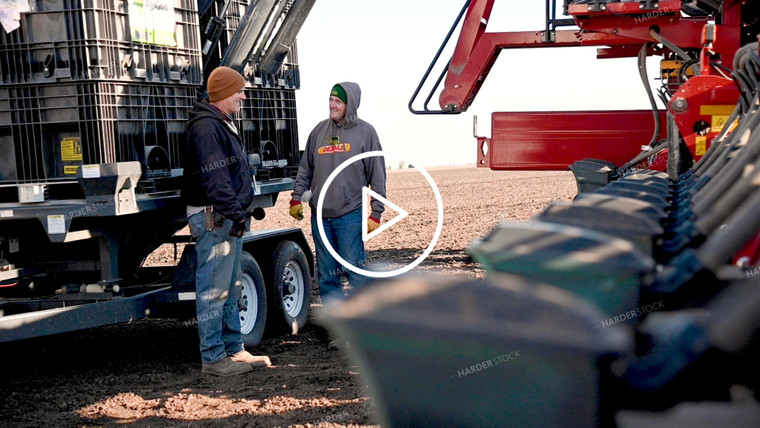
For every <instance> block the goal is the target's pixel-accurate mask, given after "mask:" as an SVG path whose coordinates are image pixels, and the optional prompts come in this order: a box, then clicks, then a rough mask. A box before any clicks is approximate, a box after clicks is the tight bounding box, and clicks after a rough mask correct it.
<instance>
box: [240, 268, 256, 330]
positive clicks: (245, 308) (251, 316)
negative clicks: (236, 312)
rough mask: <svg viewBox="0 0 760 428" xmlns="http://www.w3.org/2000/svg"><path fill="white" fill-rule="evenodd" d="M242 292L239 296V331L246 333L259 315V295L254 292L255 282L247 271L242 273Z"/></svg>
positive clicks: (251, 328)
mask: <svg viewBox="0 0 760 428" xmlns="http://www.w3.org/2000/svg"><path fill="white" fill-rule="evenodd" d="M242 280H243V293H242V295H241V296H240V332H241V333H242V334H248V333H250V332H252V331H253V327H254V326H255V325H256V318H257V317H258V315H259V297H258V295H257V294H256V284H255V283H254V282H253V278H251V276H250V275H248V274H247V273H244V274H243V275H242Z"/></svg>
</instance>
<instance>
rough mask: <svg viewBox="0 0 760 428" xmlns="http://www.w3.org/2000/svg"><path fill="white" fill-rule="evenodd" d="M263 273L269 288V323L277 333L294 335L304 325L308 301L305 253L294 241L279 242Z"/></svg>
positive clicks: (307, 273) (307, 275) (309, 293)
mask: <svg viewBox="0 0 760 428" xmlns="http://www.w3.org/2000/svg"><path fill="white" fill-rule="evenodd" d="M267 273H268V275H267V283H268V284H270V285H271V286H272V288H271V290H272V291H273V292H272V293H271V296H270V308H271V309H272V310H271V311H270V312H269V318H270V326H271V327H272V328H273V329H275V330H276V332H277V333H282V332H285V333H289V334H296V333H298V331H299V330H300V329H302V328H303V326H304V325H306V317H307V316H308V315H309V306H310V304H311V274H310V273H309V262H308V261H307V260H306V255H304V253H303V250H301V247H300V246H298V244H296V243H295V242H293V241H283V242H280V243H279V244H278V245H277V247H276V248H275V250H274V253H273V254H272V262H271V264H270V269H269V270H268V272H267Z"/></svg>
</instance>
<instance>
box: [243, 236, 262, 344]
mask: <svg viewBox="0 0 760 428" xmlns="http://www.w3.org/2000/svg"><path fill="white" fill-rule="evenodd" d="M240 268H241V270H242V277H241V282H242V283H243V291H242V294H241V296H240V303H239V308H240V334H241V336H242V338H243V343H244V344H245V346H248V347H255V346H258V345H259V344H260V343H261V338H262V337H263V336H264V329H265V328H266V323H267V291H266V285H265V283H264V275H263V274H262V273H261V269H260V268H259V264H258V263H256V259H254V258H253V256H252V255H250V254H249V253H247V252H245V251H243V255H242V257H241V258H240Z"/></svg>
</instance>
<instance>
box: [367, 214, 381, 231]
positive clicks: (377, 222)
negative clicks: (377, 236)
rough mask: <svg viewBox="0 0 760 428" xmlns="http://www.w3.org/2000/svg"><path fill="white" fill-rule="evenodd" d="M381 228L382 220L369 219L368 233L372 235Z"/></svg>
mask: <svg viewBox="0 0 760 428" xmlns="http://www.w3.org/2000/svg"><path fill="white" fill-rule="evenodd" d="M378 227H380V219H376V218H372V217H370V218H368V219H367V233H372V232H374V231H375V230H377V228H378Z"/></svg>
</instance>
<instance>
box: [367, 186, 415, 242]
mask: <svg viewBox="0 0 760 428" xmlns="http://www.w3.org/2000/svg"><path fill="white" fill-rule="evenodd" d="M367 195H369V196H372V197H373V198H375V199H377V200H378V201H380V202H382V203H383V204H385V207H386V208H388V207H390V208H391V209H392V210H393V211H396V212H397V213H398V215H397V216H396V217H393V218H392V219H390V220H389V221H388V222H387V223H385V224H384V225H381V226H380V227H378V228H377V229H375V231H374V232H372V233H370V234H367V219H368V218H369V215H370V214H371V213H372V211H371V210H370V209H368V205H370V203H369V202H367V200H368V199H369V198H367ZM408 215H409V213H408V212H406V210H404V209H403V208H401V207H399V206H398V205H396V204H394V203H393V202H391V201H389V200H387V199H385V198H384V197H382V196H380V195H378V194H377V192H373V191H372V189H370V188H369V187H367V186H364V187H362V241H364V242H367V241H369V240H370V239H372V238H374V237H375V236H377V235H378V234H380V232H382V231H384V230H386V229H388V228H389V227H391V226H393V225H394V224H396V223H398V222H400V221H401V220H403V219H405V218H406V216H408Z"/></svg>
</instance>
